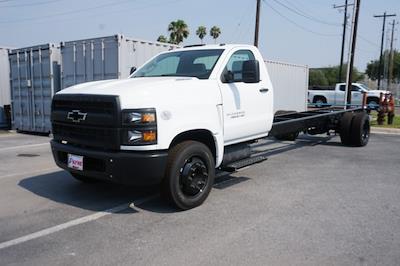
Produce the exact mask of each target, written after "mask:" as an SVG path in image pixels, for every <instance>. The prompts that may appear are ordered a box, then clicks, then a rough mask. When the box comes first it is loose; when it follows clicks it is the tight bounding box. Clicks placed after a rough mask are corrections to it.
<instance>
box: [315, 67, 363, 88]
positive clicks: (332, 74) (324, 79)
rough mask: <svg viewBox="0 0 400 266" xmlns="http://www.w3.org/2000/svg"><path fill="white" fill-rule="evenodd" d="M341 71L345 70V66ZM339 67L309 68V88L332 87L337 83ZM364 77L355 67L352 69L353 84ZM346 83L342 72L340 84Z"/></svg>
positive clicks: (344, 74)
mask: <svg viewBox="0 0 400 266" xmlns="http://www.w3.org/2000/svg"><path fill="white" fill-rule="evenodd" d="M343 69H347V64H344V66H343ZM338 75H339V66H333V67H324V68H314V69H313V68H311V69H310V74H309V85H310V86H332V85H335V84H336V83H338ZM363 78H364V75H363V74H362V73H360V72H359V71H358V70H357V68H356V67H353V76H352V80H353V82H356V81H360V80H362V79H363ZM345 81H346V73H345V71H343V74H342V82H345Z"/></svg>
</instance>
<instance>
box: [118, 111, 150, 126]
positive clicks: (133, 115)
mask: <svg viewBox="0 0 400 266" xmlns="http://www.w3.org/2000/svg"><path fill="white" fill-rule="evenodd" d="M156 122H157V121H156V110H155V109H154V108H151V109H136V110H124V111H123V112H122V124H123V125H126V126H130V125H138V124H155V123H156Z"/></svg>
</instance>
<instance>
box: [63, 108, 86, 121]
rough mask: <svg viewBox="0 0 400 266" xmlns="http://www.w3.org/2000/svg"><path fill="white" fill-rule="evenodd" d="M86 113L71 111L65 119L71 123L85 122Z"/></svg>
mask: <svg viewBox="0 0 400 266" xmlns="http://www.w3.org/2000/svg"><path fill="white" fill-rule="evenodd" d="M86 116H87V113H81V111H80V110H72V111H71V112H68V115H67V119H69V120H72V122H75V123H79V122H81V121H85V119H86Z"/></svg>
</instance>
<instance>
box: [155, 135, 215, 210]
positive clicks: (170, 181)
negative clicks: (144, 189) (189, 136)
mask: <svg viewBox="0 0 400 266" xmlns="http://www.w3.org/2000/svg"><path fill="white" fill-rule="evenodd" d="M214 177H215V162H214V158H213V156H212V154H211V151H210V149H209V148H208V147H207V146H206V145H204V144H203V143H200V142H197V141H185V142H182V143H180V144H178V145H176V146H175V147H173V148H172V149H171V151H170V153H169V155H168V162H167V167H166V170H165V177H164V180H163V194H164V195H165V196H166V197H167V199H168V200H170V201H171V202H172V203H173V204H174V205H175V206H177V207H178V208H179V209H182V210H188V209H191V208H195V207H197V206H199V205H201V204H202V203H203V202H204V201H205V199H206V198H207V197H208V194H209V193H210V191H211V188H212V186H213V183H214Z"/></svg>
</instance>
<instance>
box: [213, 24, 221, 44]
mask: <svg viewBox="0 0 400 266" xmlns="http://www.w3.org/2000/svg"><path fill="white" fill-rule="evenodd" d="M210 35H211V36H212V37H213V39H214V43H216V42H217V38H218V37H219V35H221V29H220V28H218V27H217V26H213V27H212V28H211V30H210Z"/></svg>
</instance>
